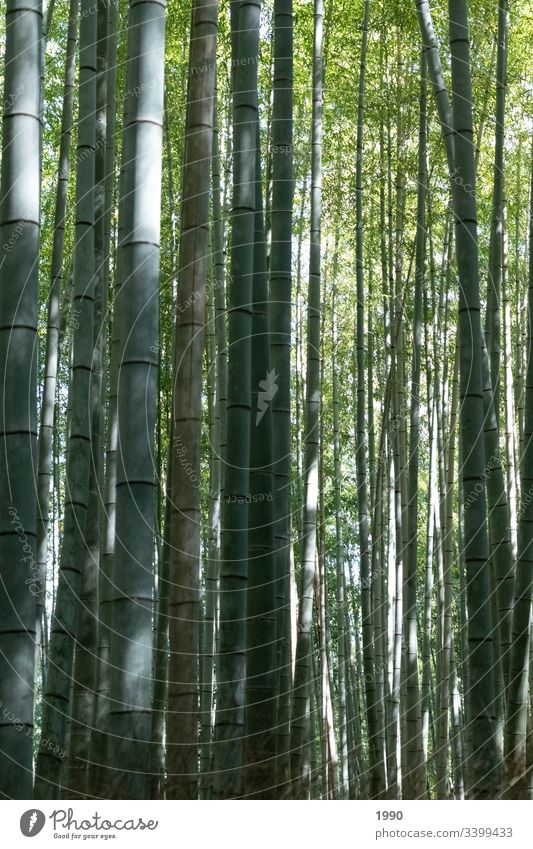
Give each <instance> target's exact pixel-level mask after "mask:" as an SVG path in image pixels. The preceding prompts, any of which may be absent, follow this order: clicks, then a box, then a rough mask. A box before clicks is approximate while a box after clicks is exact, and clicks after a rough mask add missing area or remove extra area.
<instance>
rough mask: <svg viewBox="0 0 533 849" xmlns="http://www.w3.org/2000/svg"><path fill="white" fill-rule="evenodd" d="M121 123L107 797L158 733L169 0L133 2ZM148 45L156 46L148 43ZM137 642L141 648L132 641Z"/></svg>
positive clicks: (141, 769) (128, 778)
mask: <svg viewBox="0 0 533 849" xmlns="http://www.w3.org/2000/svg"><path fill="white" fill-rule="evenodd" d="M128 30H129V39H128V55H127V70H126V79H127V81H128V91H127V92H126V99H127V100H128V101H129V102H128V105H127V107H126V108H125V112H126V113H127V122H126V124H125V125H124V127H123V130H122V144H123V147H124V152H125V156H124V179H123V186H122V188H123V191H124V198H123V203H122V204H121V207H120V210H119V219H121V220H119V227H120V228H121V238H120V241H119V244H118V252H119V254H120V255H121V262H122V263H123V271H124V283H123V285H122V286H121V287H120V289H119V291H118V293H117V298H116V304H115V308H116V312H115V316H116V320H118V322H119V326H118V334H119V338H120V358H119V368H118V379H117V409H118V447H119V457H118V464H117V483H116V545H115V552H114V561H113V570H112V579H113V591H112V592H113V596H114V599H113V604H112V612H111V627H110V651H109V662H110V699H109V705H110V706H109V765H110V770H109V773H108V781H109V785H108V786H109V791H108V792H109V795H110V797H111V798H124V799H126V798H129V799H135V798H147V797H148V793H149V789H150V788H149V776H148V775H147V774H146V772H145V764H147V763H150V739H151V715H150V706H151V674H152V660H153V655H152V613H153V610H152V608H153V592H154V587H153V560H154V534H155V519H156V517H155V504H156V499H155V480H154V472H155V469H154V456H155V455H154V450H153V449H154V430H155V418H156V403H157V365H158V358H157V352H156V350H155V348H156V346H155V345H154V341H155V340H157V338H158V299H157V293H158V284H159V220H160V196H161V153H162V135H163V133H162V126H163V58H164V43H165V6H164V5H162V4H161V3H159V2H153V0H141V2H135V0H132V2H131V4H130V7H129V18H128ZM146 44H150V51H149V52H147V51H146ZM132 645H135V654H134V655H133V654H132V651H131V646H132Z"/></svg>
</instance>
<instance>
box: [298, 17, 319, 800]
mask: <svg viewBox="0 0 533 849" xmlns="http://www.w3.org/2000/svg"><path fill="white" fill-rule="evenodd" d="M323 21H324V3H323V0H315V5H314V41H313V113H312V139H311V145H312V148H311V149H312V161H311V246H310V255H309V291H308V299H307V379H306V399H305V425H304V434H305V435H304V444H305V449H304V450H305V457H304V468H303V476H304V518H303V538H302V554H301V558H302V565H301V590H300V607H299V610H298V638H297V642H296V666H295V671H294V687H293V696H292V715H291V778H292V781H293V796H294V797H295V798H297V799H299V798H305V797H306V796H307V793H308V790H307V788H306V781H305V776H304V765H305V762H306V760H307V736H308V735H307V730H306V726H307V720H306V716H307V715H308V714H309V712H310V711H309V708H310V699H311V690H310V675H311V654H312V651H313V648H312V646H313V634H312V621H313V591H314V583H315V569H316V558H317V528H316V522H317V505H318V455H319V436H320V433H319V408H320V272H321V224H322V101H323V64H322V41H323Z"/></svg>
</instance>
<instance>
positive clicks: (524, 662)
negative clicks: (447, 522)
mask: <svg viewBox="0 0 533 849" xmlns="http://www.w3.org/2000/svg"><path fill="white" fill-rule="evenodd" d="M531 203H532V208H531V212H530V218H529V291H528V335H527V373H526V399H525V421H524V452H523V455H522V467H521V475H520V476H521V483H522V506H521V511H520V521H519V547H518V560H517V562H516V582H515V594H514V605H513V624H512V644H511V655H510V664H509V665H510V670H509V686H508V713H507V724H506V728H505V768H506V784H507V795H508V796H509V797H510V798H512V799H528V798H529V776H528V758H527V743H528V727H527V725H528V685H529V658H530V641H531V600H532V592H533V535H532V533H531V528H532V523H533V498H531V488H532V473H531V470H532V469H533V167H532V175H531ZM529 768H531V767H530V765H529Z"/></svg>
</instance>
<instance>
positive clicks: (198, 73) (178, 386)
mask: <svg viewBox="0 0 533 849" xmlns="http://www.w3.org/2000/svg"><path fill="white" fill-rule="evenodd" d="M217 16H218V2H217V0H196V2H195V4H194V7H193V13H192V26H191V49H190V53H189V84H188V90H187V118H186V123H185V153H184V159H183V169H184V170H183V197H182V206H181V236H180V252H179V256H180V259H179V270H178V305H177V313H176V340H175V346H176V347H175V354H174V357H175V359H174V365H175V374H174V387H173V436H172V440H173V445H172V492H171V505H172V506H171V514H170V562H169V581H170V587H171V589H170V598H169V617H170V618H169V648H170V666H169V690H168V713H167V769H168V778H167V797H168V798H171V799H196V798H197V797H198V720H199V716H198V710H199V665H198V652H199V648H200V646H199V621H200V436H201V415H202V353H203V347H204V332H203V331H204V316H205V309H206V290H207V285H206V284H207V271H208V263H207V256H208V246H209V191H210V184H211V174H210V169H209V168H207V167H206V163H208V162H209V161H210V158H211V155H212V151H213V114H214V113H213V103H214V95H215V66H216V30H217Z"/></svg>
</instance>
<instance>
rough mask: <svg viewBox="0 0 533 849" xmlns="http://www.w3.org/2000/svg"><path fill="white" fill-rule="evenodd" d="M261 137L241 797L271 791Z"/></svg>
mask: <svg viewBox="0 0 533 849" xmlns="http://www.w3.org/2000/svg"><path fill="white" fill-rule="evenodd" d="M260 141H261V140H260V132H259V122H258V124H257V146H256V147H257V149H256V184H255V208H256V212H255V232H254V277H253V287H254V290H253V319H252V369H251V371H252V374H251V378H252V384H251V387H252V413H253V412H254V411H255V416H254V415H252V419H251V423H250V428H251V433H250V499H251V504H250V508H249V529H248V589H247V594H246V742H245V755H246V772H245V775H244V791H245V794H246V797H247V798H258V799H269V798H272V796H273V795H275V783H276V678H277V675H276V656H277V652H276V558H275V555H274V524H273V523H274V508H273V503H272V502H273V492H272V489H273V465H272V454H273V451H272V408H271V405H270V398H272V396H273V395H275V394H277V392H276V389H277V380H276V373H275V372H272V370H271V368H270V337H269V321H268V278H267V269H266V246H265V229H264V226H265V225H264V220H263V203H262V180H261V160H260V151H261V144H260Z"/></svg>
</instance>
